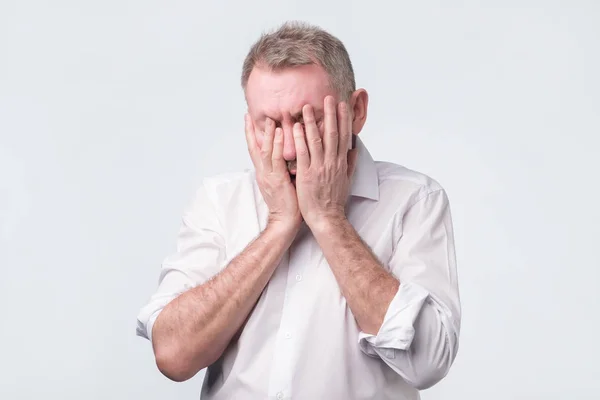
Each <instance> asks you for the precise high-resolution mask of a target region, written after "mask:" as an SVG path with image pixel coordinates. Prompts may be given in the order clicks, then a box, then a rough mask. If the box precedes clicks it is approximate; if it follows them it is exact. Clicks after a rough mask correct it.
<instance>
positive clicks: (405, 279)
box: [359, 189, 461, 389]
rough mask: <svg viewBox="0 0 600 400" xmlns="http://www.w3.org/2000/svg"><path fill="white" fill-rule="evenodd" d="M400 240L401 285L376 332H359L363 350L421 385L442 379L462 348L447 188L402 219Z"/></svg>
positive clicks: (395, 268) (395, 257)
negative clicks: (460, 346) (459, 345)
mask: <svg viewBox="0 0 600 400" xmlns="http://www.w3.org/2000/svg"><path fill="white" fill-rule="evenodd" d="M397 229H398V230H399V231H400V232H401V234H400V239H399V240H398V242H397V244H396V248H395V250H394V252H393V254H392V257H391V258H390V260H389V265H388V266H389V269H390V271H391V272H392V274H393V275H394V276H395V277H396V278H398V279H399V281H400V287H399V288H398V292H397V293H396V295H395V296H394V298H393V299H392V301H391V303H390V305H389V307H388V310H387V312H386V314H385V317H384V321H383V324H382V325H381V327H380V329H379V332H377V334H376V335H370V334H366V333H364V332H360V333H359V346H360V348H361V350H362V351H363V352H364V353H365V354H367V355H369V356H372V357H379V358H381V359H382V360H383V361H384V362H385V363H386V364H387V365H389V366H390V367H391V368H392V369H393V370H394V371H396V372H397V373H398V374H399V375H400V376H402V378H403V379H404V380H406V381H407V382H408V383H409V384H411V385H412V386H414V387H416V388H417V389H426V388H428V387H431V386H433V385H434V384H435V383H437V382H439V381H440V380H441V379H442V378H443V377H444V376H446V374H447V373H448V370H449V369H450V366H451V365H452V363H453V361H454V358H455V357H456V353H457V351H458V338H459V332H460V318H461V316H460V313H461V310H460V299H459V292H458V281H457V272H456V256H455V250H454V234H453V228H452V220H451V215H450V207H449V203H448V198H447V196H446V193H445V192H444V190H442V189H438V190H436V191H433V192H430V193H428V194H426V195H425V196H424V197H423V198H421V199H420V200H418V201H417V202H416V203H415V204H414V205H412V206H411V207H410V208H409V209H408V211H407V212H406V213H405V214H404V216H403V217H402V218H398V226H397Z"/></svg>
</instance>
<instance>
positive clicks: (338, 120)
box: [294, 96, 358, 231]
mask: <svg viewBox="0 0 600 400" xmlns="http://www.w3.org/2000/svg"><path fill="white" fill-rule="evenodd" d="M324 102H325V104H324V127H323V136H322V137H321V132H320V130H319V127H318V126H317V123H316V120H315V114H314V110H313V108H312V107H311V106H310V105H305V106H304V107H303V109H302V114H303V119H304V129H303V128H302V125H301V124H300V123H296V124H295V125H294V143H295V147H296V159H297V171H296V192H297V195H298V206H299V207H300V212H301V213H302V216H303V218H304V221H305V222H306V224H307V225H308V226H309V228H310V229H311V230H313V231H314V230H315V229H318V228H319V227H320V226H323V224H328V223H330V222H332V221H333V220H336V219H344V218H346V214H345V206H346V202H347V200H348V194H349V192H350V185H351V178H352V175H353V174H354V169H355V167H356V160H357V155H358V153H357V150H356V149H352V150H348V144H349V142H350V141H351V140H352V115H351V113H350V110H349V108H348V104H347V103H345V102H340V103H339V104H338V105H337V107H336V104H335V100H334V98H333V97H332V96H327V97H325V101H324ZM305 134H306V135H305Z"/></svg>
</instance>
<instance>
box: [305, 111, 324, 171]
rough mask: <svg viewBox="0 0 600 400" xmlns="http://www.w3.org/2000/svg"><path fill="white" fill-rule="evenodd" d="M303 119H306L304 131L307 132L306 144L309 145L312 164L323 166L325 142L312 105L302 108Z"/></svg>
mask: <svg viewBox="0 0 600 400" xmlns="http://www.w3.org/2000/svg"><path fill="white" fill-rule="evenodd" d="M302 117H303V119H304V129H305V130H306V143H307V144H308V151H309V154H310V162H311V163H317V164H322V163H323V140H322V139H321V132H319V127H317V121H316V120H315V113H314V110H313V108H312V106H311V105H309V104H307V105H305V106H304V107H303V108H302Z"/></svg>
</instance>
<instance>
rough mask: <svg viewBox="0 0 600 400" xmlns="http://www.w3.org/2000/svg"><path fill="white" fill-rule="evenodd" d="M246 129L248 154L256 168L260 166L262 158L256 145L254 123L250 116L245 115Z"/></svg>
mask: <svg viewBox="0 0 600 400" xmlns="http://www.w3.org/2000/svg"><path fill="white" fill-rule="evenodd" d="M244 128H245V130H246V143H247V144H248V153H249V154H250V158H251V159H252V164H254V167H255V168H258V167H259V166H260V156H259V154H258V144H257V143H256V133H255V131H254V123H253V122H252V118H251V117H250V115H248V114H246V115H244Z"/></svg>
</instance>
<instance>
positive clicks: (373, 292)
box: [312, 218, 400, 334]
mask: <svg viewBox="0 0 600 400" xmlns="http://www.w3.org/2000/svg"><path fill="white" fill-rule="evenodd" d="M312 232H313V234H314V236H315V239H316V240H317V242H318V243H319V245H320V247H321V249H322V250H323V254H324V255H325V258H326V259H327V262H328V263H329V266H330V268H331V270H332V272H333V274H334V276H335V278H336V280H337V282H338V285H339V286H340V289H341V291H342V294H343V296H344V297H345V299H346V302H347V303H348V306H349V307H350V310H351V311H352V314H353V315H354V317H355V319H356V321H357V323H358V325H359V327H360V329H361V330H362V331H363V332H365V333H370V334H377V332H378V331H379V328H380V327H381V324H382V323H383V319H384V317H385V313H386V311H387V309H388V307H389V305H390V303H391V301H392V299H393V298H394V295H395V294H396V292H397V291H398V287H399V286H400V282H399V281H398V280H397V279H396V278H395V277H394V276H393V275H391V274H390V273H389V272H388V271H387V270H385V268H383V266H382V265H381V264H380V262H379V260H377V258H376V257H375V256H374V255H373V253H372V252H371V249H369V247H368V246H367V245H366V244H365V243H364V242H363V241H362V240H361V238H360V236H359V235H358V233H357V232H356V230H355V229H354V227H353V226H352V225H351V224H350V222H348V220H347V219H345V218H338V219H333V220H328V221H326V222H324V223H322V224H320V226H319V227H318V228H313V229H312Z"/></svg>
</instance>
